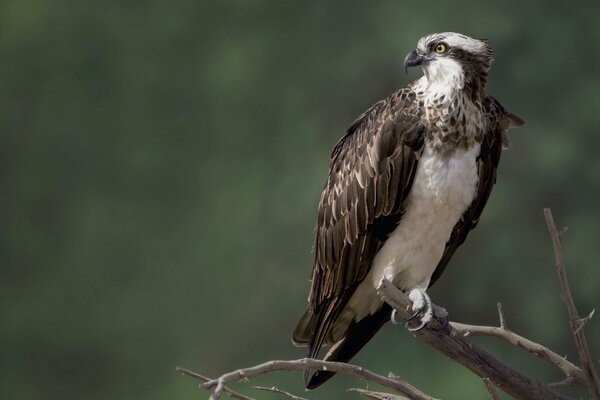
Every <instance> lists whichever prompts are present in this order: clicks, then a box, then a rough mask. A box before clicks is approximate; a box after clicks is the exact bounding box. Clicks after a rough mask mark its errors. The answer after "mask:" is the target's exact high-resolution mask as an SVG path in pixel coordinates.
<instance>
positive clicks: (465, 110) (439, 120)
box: [414, 76, 485, 152]
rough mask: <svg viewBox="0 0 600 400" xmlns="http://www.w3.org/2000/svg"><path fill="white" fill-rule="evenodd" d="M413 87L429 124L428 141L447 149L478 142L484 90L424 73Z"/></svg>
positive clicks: (447, 150)
mask: <svg viewBox="0 0 600 400" xmlns="http://www.w3.org/2000/svg"><path fill="white" fill-rule="evenodd" d="M414 90H415V93H416V95H417V99H418V101H419V104H420V106H421V107H423V112H424V115H425V119H426V121H427V123H428V125H429V133H428V139H429V140H428V142H429V143H430V145H431V146H433V147H434V149H436V150H439V151H442V152H449V151H452V150H455V149H457V148H465V149H466V148H469V147H471V146H472V145H473V144H475V143H477V142H481V139H482V137H483V132H484V129H485V118H484V112H483V97H484V94H483V90H481V91H479V90H477V91H476V92H475V93H474V92H473V90H472V88H469V87H468V85H466V84H465V85H462V86H455V85H451V84H446V85H444V84H441V83H440V82H435V81H434V82H432V81H429V80H428V79H427V76H423V77H422V78H421V79H419V80H418V81H417V82H415V85H414Z"/></svg>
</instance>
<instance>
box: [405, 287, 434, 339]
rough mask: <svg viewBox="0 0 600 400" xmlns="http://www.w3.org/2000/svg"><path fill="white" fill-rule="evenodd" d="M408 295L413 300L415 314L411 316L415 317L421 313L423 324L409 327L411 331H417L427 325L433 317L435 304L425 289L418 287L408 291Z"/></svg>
mask: <svg viewBox="0 0 600 400" xmlns="http://www.w3.org/2000/svg"><path fill="white" fill-rule="evenodd" d="M408 297H409V298H410V299H411V300H412V302H413V305H412V309H413V311H414V312H415V314H414V315H413V316H412V317H411V318H410V319H412V318H414V317H415V316H416V315H419V314H420V315H421V324H420V325H419V326H417V327H416V328H408V330H409V331H411V332H416V331H419V330H421V329H423V328H424V327H425V326H427V324H428V323H430V322H431V320H432V319H433V305H432V303H431V299H430V298H429V295H428V294H427V292H426V291H425V289H423V288H420V287H416V288H414V289H412V290H411V291H410V292H409V293H408Z"/></svg>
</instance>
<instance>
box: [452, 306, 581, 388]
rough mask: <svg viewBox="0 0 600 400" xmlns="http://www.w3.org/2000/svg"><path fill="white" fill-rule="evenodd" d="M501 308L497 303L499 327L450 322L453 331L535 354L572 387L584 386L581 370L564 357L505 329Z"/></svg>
mask: <svg viewBox="0 0 600 400" xmlns="http://www.w3.org/2000/svg"><path fill="white" fill-rule="evenodd" d="M501 310H502V306H501V305H500V303H498V311H499V315H500V326H499V327H497V326H482V325H469V324H461V323H459V322H452V326H453V327H454V329H456V330H457V331H459V332H460V333H461V334H462V335H463V336H465V337H468V336H493V337H498V338H501V339H504V340H506V341H507V342H508V343H510V344H512V345H513V346H515V347H518V348H521V349H524V350H526V351H527V352H529V353H531V354H535V355H536V356H538V357H540V358H541V359H543V360H546V361H547V362H549V363H550V364H552V365H554V366H556V367H557V368H558V369H560V370H561V371H562V373H563V374H565V376H566V377H567V378H571V382H572V383H573V386H577V385H585V384H586V380H585V376H584V375H583V371H582V370H581V368H579V367H578V366H576V365H575V364H573V363H572V362H569V361H567V359H565V358H564V357H562V356H560V355H558V354H556V353H555V352H553V351H552V350H550V349H549V348H547V347H545V346H542V345H541V344H539V343H536V342H533V341H531V340H529V339H527V338H524V337H523V336H520V335H517V334H516V333H514V332H512V331H511V330H510V329H508V328H507V325H506V319H505V317H504V314H503V313H502V311H501Z"/></svg>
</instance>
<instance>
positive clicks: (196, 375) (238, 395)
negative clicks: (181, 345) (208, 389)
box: [175, 367, 255, 400]
mask: <svg viewBox="0 0 600 400" xmlns="http://www.w3.org/2000/svg"><path fill="white" fill-rule="evenodd" d="M175 370H176V371H178V372H181V373H182V374H183V375H187V376H191V377H192V378H196V379H199V380H201V381H202V382H208V381H212V379H211V378H209V377H207V376H204V375H201V374H199V373H197V372H194V371H190V370H189V369H185V368H181V367H177V368H175ZM200 387H202V384H201V385H200ZM223 392H225V394H227V396H229V397H230V398H232V399H239V400H255V399H253V398H252V397H248V396H246V395H243V394H241V393H238V392H234V391H233V390H231V389H229V388H228V387H227V386H224V387H223Z"/></svg>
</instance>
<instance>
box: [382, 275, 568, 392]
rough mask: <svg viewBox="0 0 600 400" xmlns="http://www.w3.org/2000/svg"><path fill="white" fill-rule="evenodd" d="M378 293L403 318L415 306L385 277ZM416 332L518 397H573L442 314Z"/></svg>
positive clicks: (430, 343) (451, 356)
mask: <svg viewBox="0 0 600 400" xmlns="http://www.w3.org/2000/svg"><path fill="white" fill-rule="evenodd" d="M377 293H378V294H379V296H380V297H381V299H382V300H383V301H385V302H386V303H388V304H389V305H390V306H391V307H392V308H394V309H395V310H396V311H397V313H398V314H399V316H400V317H405V318H406V317H408V316H409V314H410V313H409V312H408V310H409V309H411V304H412V302H411V301H410V299H409V298H408V296H407V295H406V294H404V293H403V292H402V291H401V290H400V289H398V288H397V287H396V286H394V285H393V284H392V283H391V282H390V281H388V280H386V279H384V280H382V282H381V283H380V285H379V287H378V289H377ZM414 335H415V336H416V337H417V338H419V339H420V340H422V341H423V342H425V343H427V344H429V345H430V346H432V347H434V348H435V349H436V350H438V351H440V352H441V353H443V354H445V355H446V356H448V357H449V358H450V359H452V360H454V361H456V362H458V363H461V364H462V365H464V366H465V367H467V368H468V369H469V370H471V371H472V372H473V373H475V374H476V375H478V376H479V377H481V378H490V379H492V381H493V382H494V385H496V386H497V387H498V388H500V389H502V390H504V391H505V392H507V393H508V394H510V395H511V396H513V397H515V398H517V399H527V400H551V399H570V397H568V396H566V395H563V394H561V393H557V392H554V391H553V390H551V389H550V388H548V387H547V386H546V385H544V384H543V383H541V382H539V381H536V380H535V379H533V378H530V377H528V376H526V375H523V374H521V373H520V372H518V371H516V370H515V369H514V368H512V367H510V366H509V365H507V364H505V363H504V362H502V361H500V360H499V359H497V358H496V357H494V356H492V355H491V354H490V353H488V352H487V351H485V350H483V349H481V348H480V347H479V346H477V345H476V344H475V343H473V342H471V341H470V340H468V339H467V338H465V336H463V335H462V334H461V333H460V332H459V331H457V330H456V329H455V328H454V327H453V326H452V325H451V324H450V325H448V326H445V324H444V321H443V319H442V318H440V317H439V316H438V315H436V316H435V318H434V323H431V324H429V326H428V327H426V328H425V329H422V330H420V331H417V332H414Z"/></svg>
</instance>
